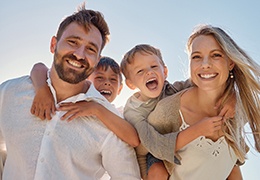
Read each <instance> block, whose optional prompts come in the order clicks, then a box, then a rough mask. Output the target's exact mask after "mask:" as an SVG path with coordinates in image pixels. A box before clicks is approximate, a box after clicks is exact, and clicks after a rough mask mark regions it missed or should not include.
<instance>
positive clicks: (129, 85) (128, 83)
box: [125, 79, 136, 90]
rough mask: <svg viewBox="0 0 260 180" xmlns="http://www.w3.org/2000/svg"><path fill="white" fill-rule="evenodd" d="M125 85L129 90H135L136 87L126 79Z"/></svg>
mask: <svg viewBox="0 0 260 180" xmlns="http://www.w3.org/2000/svg"><path fill="white" fill-rule="evenodd" d="M125 83H126V85H127V86H128V87H129V88H130V89H132V90H135V88H136V86H135V85H134V84H133V83H132V81H131V80H130V79H126V80H125Z"/></svg>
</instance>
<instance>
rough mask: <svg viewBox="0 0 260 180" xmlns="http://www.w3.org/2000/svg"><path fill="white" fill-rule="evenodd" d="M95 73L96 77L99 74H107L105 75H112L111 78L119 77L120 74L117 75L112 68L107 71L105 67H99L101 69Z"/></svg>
mask: <svg viewBox="0 0 260 180" xmlns="http://www.w3.org/2000/svg"><path fill="white" fill-rule="evenodd" d="M94 73H95V74H96V75H98V74H100V75H101V74H102V75H104V74H105V75H110V76H119V74H117V73H115V72H114V71H113V70H112V69H111V67H108V68H107V69H105V68H103V67H99V68H97V69H95V71H94Z"/></svg>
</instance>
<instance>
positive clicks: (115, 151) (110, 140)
mask: <svg viewBox="0 0 260 180" xmlns="http://www.w3.org/2000/svg"><path fill="white" fill-rule="evenodd" d="M101 156H102V163H103V166H104V168H105V169H106V171H107V172H108V174H109V176H110V177H111V180H118V179H131V180H140V179H141V177H140V171H139V166H138V163H137V159H136V154H135V151H134V148H132V147H130V146H129V145H128V144H126V143H125V142H123V141H122V140H120V139H119V138H117V137H116V135H114V134H113V133H112V132H111V133H110V134H109V136H108V137H107V138H106V140H105V142H104V144H103V147H102V152H101Z"/></svg>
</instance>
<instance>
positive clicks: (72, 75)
mask: <svg viewBox="0 0 260 180" xmlns="http://www.w3.org/2000/svg"><path fill="white" fill-rule="evenodd" d="M66 59H70V60H76V61H79V62H80V63H81V64H82V65H84V66H85V69H84V71H82V72H80V73H79V72H77V71H76V70H74V69H70V68H65V66H64V63H65V61H66ZM54 67H55V69H56V72H57V74H58V76H59V78H60V79H62V80H63V81H65V82H68V83H70V84H77V83H79V82H81V81H84V80H85V79H86V78H88V77H89V75H90V74H91V73H92V72H93V71H94V68H93V67H90V64H89V63H88V62H86V61H85V60H83V59H77V58H76V57H75V56H74V55H73V54H68V55H65V56H63V57H61V56H60V55H59V54H58V53H57V52H55V55H54Z"/></svg>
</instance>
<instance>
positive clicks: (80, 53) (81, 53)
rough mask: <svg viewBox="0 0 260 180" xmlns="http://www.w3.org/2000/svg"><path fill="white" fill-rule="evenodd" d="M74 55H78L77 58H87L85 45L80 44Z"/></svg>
mask: <svg viewBox="0 0 260 180" xmlns="http://www.w3.org/2000/svg"><path fill="white" fill-rule="evenodd" d="M73 55H74V56H76V57H77V59H84V60H85V59H86V54H85V48H84V46H80V47H78V48H77V49H76V50H75V51H74V53H73Z"/></svg>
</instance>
